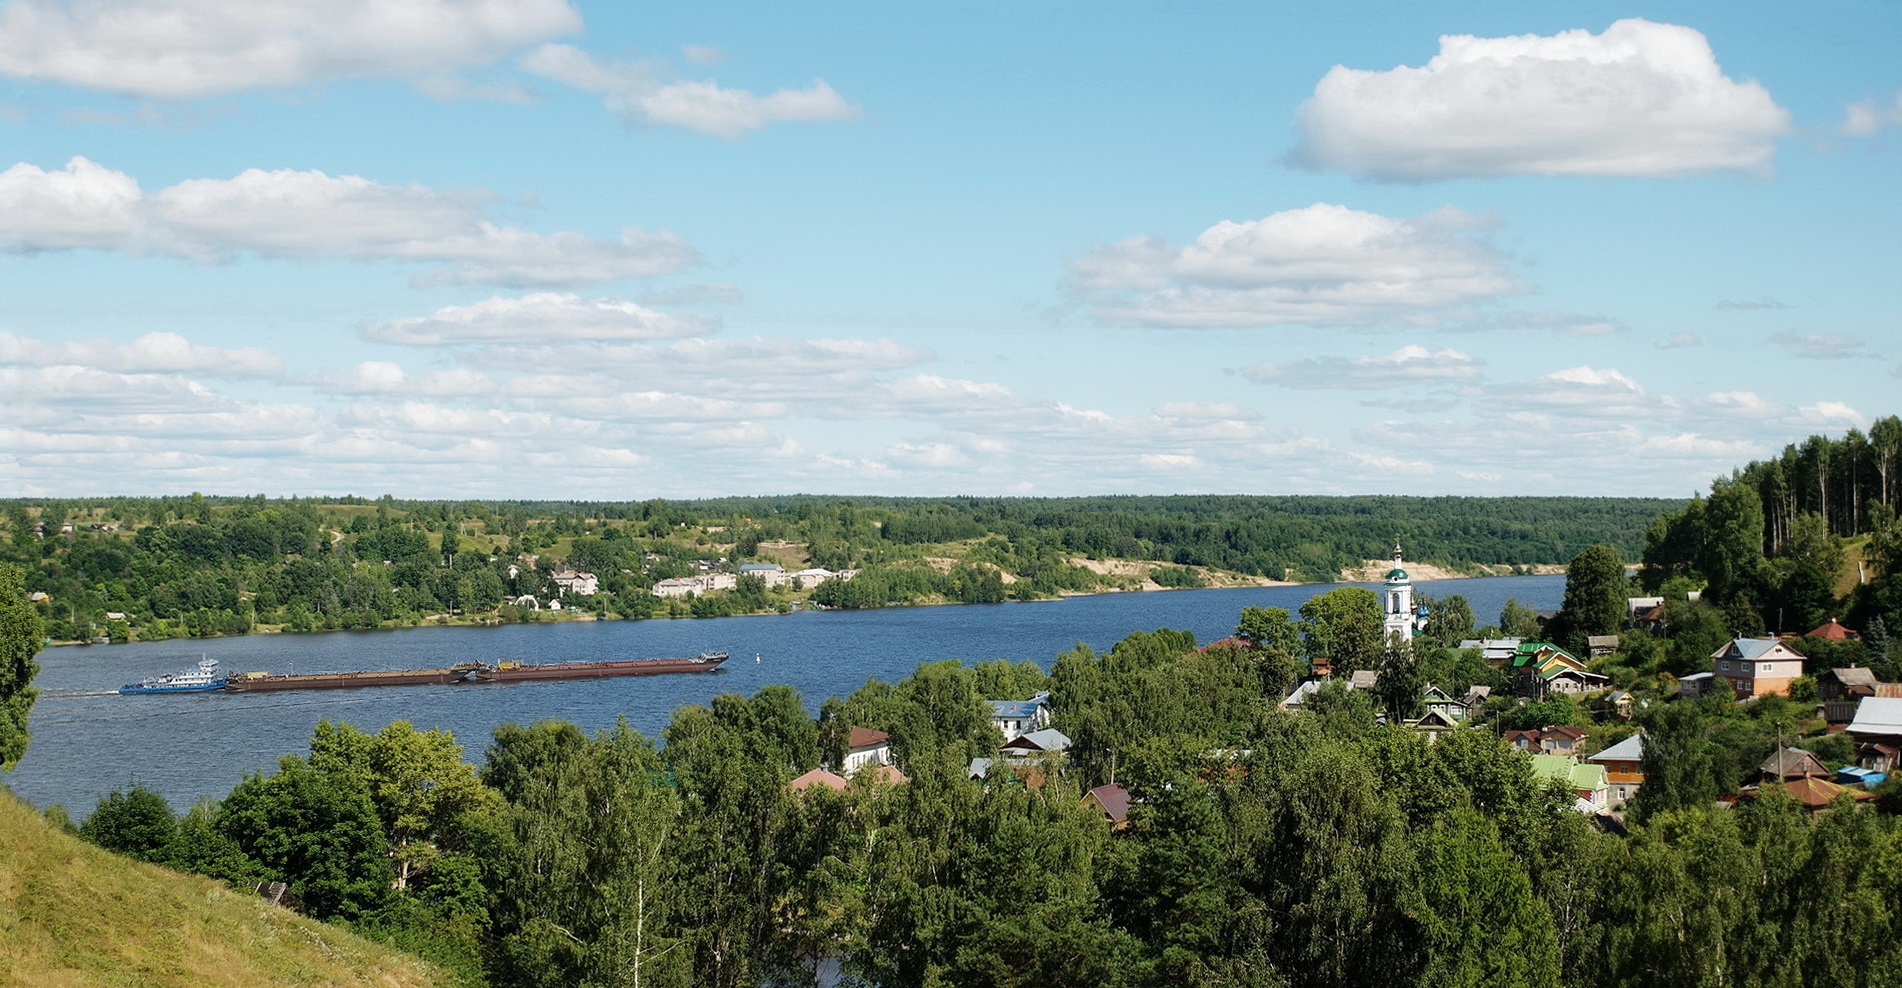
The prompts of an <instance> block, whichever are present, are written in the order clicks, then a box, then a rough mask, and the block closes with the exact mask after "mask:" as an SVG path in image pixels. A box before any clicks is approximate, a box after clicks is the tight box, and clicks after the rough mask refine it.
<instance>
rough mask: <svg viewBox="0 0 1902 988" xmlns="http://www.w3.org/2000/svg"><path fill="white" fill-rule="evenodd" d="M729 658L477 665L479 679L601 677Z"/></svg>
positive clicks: (698, 668)
mask: <svg viewBox="0 0 1902 988" xmlns="http://www.w3.org/2000/svg"><path fill="white" fill-rule="evenodd" d="M726 660H727V654H726V653H725V652H702V653H700V654H699V655H696V656H693V657H692V658H686V659H623V660H619V661H613V662H548V663H542V664H533V665H531V664H526V663H521V662H503V663H499V664H497V665H492V666H480V667H478V668H477V669H476V671H475V675H474V681H475V682H478V683H511V682H517V681H520V680H525V679H599V678H603V677H607V676H657V675H660V674H662V673H670V672H712V671H713V670H715V669H718V668H720V664H721V663H723V662H725V661H726Z"/></svg>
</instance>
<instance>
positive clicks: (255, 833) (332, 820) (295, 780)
mask: <svg viewBox="0 0 1902 988" xmlns="http://www.w3.org/2000/svg"><path fill="white" fill-rule="evenodd" d="M218 830H219V831H220V832H221V833H223V834H224V835H225V836H227V837H230V838H231V839H232V840H234V841H236V842H237V844H238V846H239V847H240V848H241V849H243V851H244V852H245V853H246V854H247V855H249V856H250V857H251V858H252V859H253V860H255V861H257V862H258V863H259V864H261V865H263V866H264V867H265V868H266V869H267V870H268V871H269V872H271V873H272V874H273V875H275V876H276V877H277V878H279V879H282V880H284V881H286V882H289V883H290V885H291V888H292V889H294V890H295V891H296V892H297V896H298V898H300V899H302V900H303V902H304V908H306V909H308V910H309V911H310V914H311V915H313V916H317V917H319V918H323V919H329V918H332V917H337V918H343V919H354V918H357V917H359V916H362V915H365V914H366V913H369V912H371V911H374V910H375V909H377V908H379V907H381V906H382V905H384V904H385V903H386V902H388V901H389V898H390V890H391V886H392V885H393V884H394V883H395V881H394V880H395V877H396V875H395V871H394V870H393V869H392V868H391V866H390V859H389V855H388V845H387V844H386V843H385V841H384V838H383V825H382V822H381V821H380V820H378V818H377V814H376V807H375V805H373V804H372V803H371V801H370V794H369V791H368V790H367V789H366V788H365V787H364V785H363V783H362V781H361V780H359V779H356V778H354V777H352V776H350V775H348V774H345V773H337V772H320V771H318V770H316V769H314V768H312V767H311V766H310V763H308V762H306V761H304V760H303V759H301V758H294V757H288V756H287V757H285V758H282V759H279V760H278V769H277V772H276V773H274V774H272V775H253V776H250V777H248V778H246V779H245V780H244V781H243V782H241V783H239V784H238V787H237V788H236V789H233V790H232V791H231V795H229V796H227V797H225V800H224V802H223V803H222V804H221V805H220V806H219V808H218Z"/></svg>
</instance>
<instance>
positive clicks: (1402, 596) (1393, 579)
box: [1382, 542, 1414, 642]
mask: <svg viewBox="0 0 1902 988" xmlns="http://www.w3.org/2000/svg"><path fill="white" fill-rule="evenodd" d="M1382 603H1383V605H1384V606H1383V609H1384V610H1385V611H1386V634H1385V635H1384V637H1383V640H1385V641H1392V640H1393V639H1394V636H1395V635H1398V636H1400V640H1401V641H1403V642H1410V641H1412V640H1413V624H1414V613H1413V610H1414V609H1413V581H1412V580H1410V579H1408V578H1407V571H1406V570H1405V569H1404V568H1402V567H1401V565H1400V543H1398V542H1395V543H1394V544H1393V569H1392V570H1389V571H1388V573H1387V586H1386V588H1385V594H1384V599H1383V601H1382Z"/></svg>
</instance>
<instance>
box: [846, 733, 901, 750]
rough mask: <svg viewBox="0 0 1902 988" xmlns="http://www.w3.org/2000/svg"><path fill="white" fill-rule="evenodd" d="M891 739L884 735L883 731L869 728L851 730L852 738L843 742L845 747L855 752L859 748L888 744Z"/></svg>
mask: <svg viewBox="0 0 1902 988" xmlns="http://www.w3.org/2000/svg"><path fill="white" fill-rule="evenodd" d="M891 739H892V736H891V735H889V734H886V733H885V732H884V731H874V730H872V729H871V728H869V727H854V728H852V736H851V737H849V738H847V739H846V741H845V746H846V747H847V748H849V749H851V750H853V751H857V750H859V749H860V748H876V747H878V746H879V745H882V744H887V743H890V741H891Z"/></svg>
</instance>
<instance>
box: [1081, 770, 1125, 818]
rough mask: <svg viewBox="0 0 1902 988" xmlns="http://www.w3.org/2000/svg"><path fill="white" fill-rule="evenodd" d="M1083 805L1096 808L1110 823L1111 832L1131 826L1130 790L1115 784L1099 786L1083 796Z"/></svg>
mask: <svg viewBox="0 0 1902 988" xmlns="http://www.w3.org/2000/svg"><path fill="white" fill-rule="evenodd" d="M1083 805H1085V806H1091V807H1095V808H1096V810H1097V811H1098V812H1100V813H1102V814H1103V818H1104V819H1105V820H1108V821H1109V825H1110V829H1111V830H1122V829H1123V828H1125V827H1127V826H1129V790H1127V789H1124V788H1123V787H1122V786H1119V785H1117V784H1115V783H1113V782H1112V783H1110V784H1109V785H1106V786H1097V787H1096V788H1095V789H1092V790H1090V791H1089V792H1086V793H1084V794H1083Z"/></svg>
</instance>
